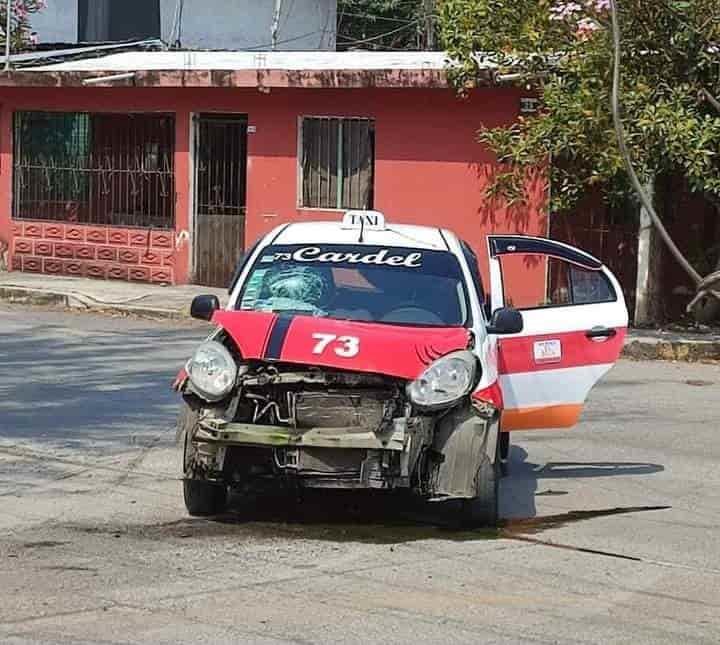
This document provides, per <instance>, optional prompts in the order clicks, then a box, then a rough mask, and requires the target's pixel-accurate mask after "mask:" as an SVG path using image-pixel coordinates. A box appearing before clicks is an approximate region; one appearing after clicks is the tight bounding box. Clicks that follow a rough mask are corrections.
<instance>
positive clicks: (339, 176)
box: [300, 117, 375, 209]
mask: <svg viewBox="0 0 720 645" xmlns="http://www.w3.org/2000/svg"><path fill="white" fill-rule="evenodd" d="M301 145H302V150H301V164H300V172H301V184H302V187H301V190H302V192H301V203H300V206H302V207H305V208H332V209H335V208H337V209H342V208H356V209H370V208H372V207H373V184H374V178H375V122H374V121H373V120H372V119H359V118H339V117H305V118H303V119H302V134H301Z"/></svg>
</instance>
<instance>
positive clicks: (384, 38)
mask: <svg viewBox="0 0 720 645" xmlns="http://www.w3.org/2000/svg"><path fill="white" fill-rule="evenodd" d="M434 5H435V2H427V0H425V1H423V0H339V2H338V9H337V11H338V49H353V48H360V49H379V50H388V49H389V50H418V49H426V48H427V27H428V22H427V20H430V21H431V22H430V25H432V27H433V29H434V27H435V24H436V23H435V17H434V11H433V10H432V7H433V6H434ZM428 14H431V15H428Z"/></svg>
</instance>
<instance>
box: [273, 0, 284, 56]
mask: <svg viewBox="0 0 720 645" xmlns="http://www.w3.org/2000/svg"><path fill="white" fill-rule="evenodd" d="M282 5H283V1H282V0H275V10H274V11H273V19H272V25H271V26H270V39H271V41H272V50H273V51H275V50H276V49H277V44H278V31H279V29H280V14H281V13H282Z"/></svg>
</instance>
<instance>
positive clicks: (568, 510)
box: [0, 305, 720, 644]
mask: <svg viewBox="0 0 720 645" xmlns="http://www.w3.org/2000/svg"><path fill="white" fill-rule="evenodd" d="M208 329H209V328H208V327H206V326H204V325H201V324H199V323H189V322H174V323H168V322H154V321H149V320H141V319H133V318H126V317H110V316H95V315H88V314H82V313H72V312H64V311H62V310H51V309H40V308H22V307H11V306H7V305H5V306H3V305H0V589H2V603H0V642H1V643H168V644H169V643H173V644H174V643H268V644H270V643H336V642H342V643H385V644H391V643H445V644H450V643H481V642H482V643H528V642H539V643H633V644H638V643H653V644H655V643H718V642H720V395H719V393H720V367H719V366H716V365H688V364H680V363H677V364H673V363H661V362H656V363H643V362H627V361H625V362H621V363H620V364H618V366H617V367H616V368H615V370H614V371H613V372H612V373H611V375H610V376H609V378H608V379H607V380H606V381H605V382H604V383H603V384H602V385H601V386H599V387H598V388H596V389H595V390H594V391H593V393H592V395H591V400H590V401H589V403H588V405H587V407H586V410H585V414H584V417H583V422H582V424H581V426H580V427H578V428H576V429H575V430H574V431H572V432H557V433H539V434H535V435H533V434H528V433H525V434H520V435H517V434H516V435H513V448H512V453H511V464H510V470H511V475H510V477H509V478H507V479H505V480H503V483H502V501H501V514H502V515H503V517H504V518H505V519H504V520H503V525H502V526H501V527H500V528H499V529H497V530H485V531H477V532H455V531H452V530H449V529H447V528H443V527H437V526H431V525H428V524H427V523H423V522H422V518H418V517H416V516H413V515H412V514H408V513H404V512H403V509H402V508H400V507H398V505H397V503H396V502H394V501H392V500H387V499H385V498H381V499H377V498H374V497H365V496H361V495H356V494H346V495H341V496H332V495H330V496H329V495H323V496H321V497H319V498H318V497H311V498H310V499H308V500H306V501H305V503H303V504H302V505H300V506H296V505H293V504H292V503H290V502H284V503H279V502H278V503H269V502H265V503H262V502H260V503H258V504H257V505H250V506H237V505H236V507H235V508H234V509H233V510H232V511H231V512H229V513H228V514H227V515H226V516H224V517H223V518H221V519H220V520H215V521H206V520H197V519H190V518H188V517H187V516H186V514H185V509H184V506H183V503H182V494H181V484H180V481H179V454H178V452H177V451H176V450H175V448H174V433H175V431H174V417H175V414H176V410H177V400H176V397H175V394H174V393H173V392H172V391H171V390H170V382H171V380H172V378H173V376H174V375H175V373H176V372H177V369H178V368H179V367H180V366H181V365H182V363H183V362H184V360H185V359H186V358H187V357H188V356H189V354H190V353H191V351H192V348H193V347H194V345H195V343H196V342H197V341H198V340H199V339H201V338H202V337H203V336H204V335H205V334H206V333H207V330H208Z"/></svg>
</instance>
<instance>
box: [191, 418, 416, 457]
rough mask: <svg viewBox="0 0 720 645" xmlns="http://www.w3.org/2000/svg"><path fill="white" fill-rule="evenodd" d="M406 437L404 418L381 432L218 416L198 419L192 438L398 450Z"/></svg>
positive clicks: (277, 445) (223, 442)
mask: <svg viewBox="0 0 720 645" xmlns="http://www.w3.org/2000/svg"><path fill="white" fill-rule="evenodd" d="M408 437H409V433H408V430H407V422H406V420H405V419H395V421H394V422H393V424H392V425H391V427H390V428H389V429H388V430H387V431H385V432H374V431H372V430H364V429H361V428H311V429H309V430H295V429H294V428H290V427H288V426H276V425H259V424H255V423H229V422H226V421H224V420H222V419H206V420H203V421H201V422H200V427H199V428H198V429H197V431H196V433H195V436H194V440H195V441H198V442H203V443H215V444H219V445H226V446H242V445H245V446H267V447H272V448H283V447H285V448H300V447H312V448H339V449H342V448H350V449H357V448H359V449H367V450H392V451H398V452H402V451H404V450H405V449H406V447H407V444H408Z"/></svg>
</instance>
